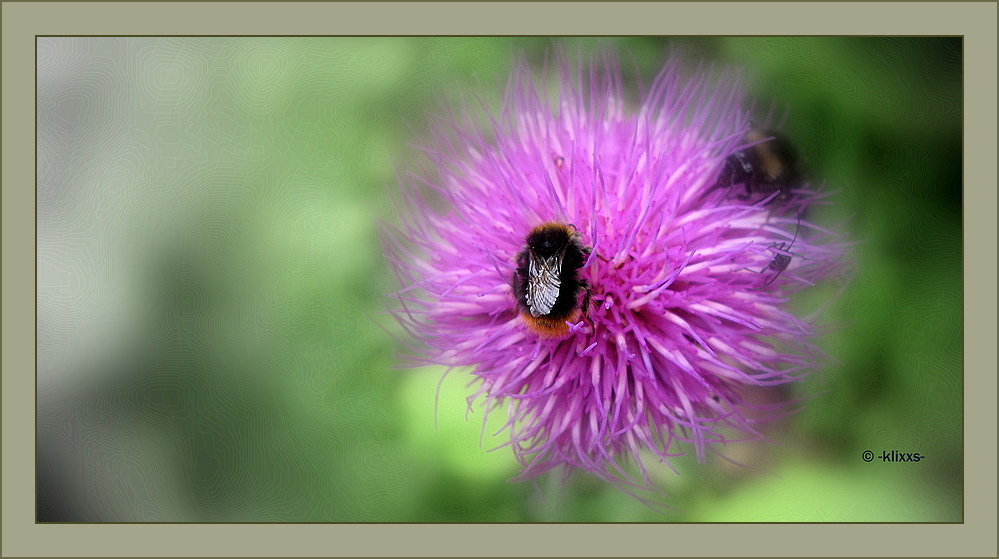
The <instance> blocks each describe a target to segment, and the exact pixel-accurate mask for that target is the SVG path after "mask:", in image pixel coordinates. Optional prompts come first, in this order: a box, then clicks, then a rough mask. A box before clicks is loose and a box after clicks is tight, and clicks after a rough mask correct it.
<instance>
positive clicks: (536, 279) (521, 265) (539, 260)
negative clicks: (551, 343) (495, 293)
mask: <svg viewBox="0 0 999 559" xmlns="http://www.w3.org/2000/svg"><path fill="white" fill-rule="evenodd" d="M524 245H525V246H524V249H523V250H522V251H521V252H520V253H519V254H517V270H516V271H515V272H514V274H513V282H512V285H513V294H514V297H516V299H517V306H518V308H519V310H520V314H521V316H523V318H524V321H525V323H526V324H527V326H528V328H530V329H531V330H532V331H533V332H534V333H536V334H538V335H539V336H540V337H543V338H554V337H561V336H565V335H566V334H567V333H568V331H569V325H568V324H566V322H567V321H569V322H575V321H577V320H579V317H580V315H581V314H582V313H583V312H585V311H586V307H587V305H588V303H589V295H590V286H589V283H588V282H587V281H586V280H585V279H583V278H582V277H580V273H579V270H580V268H582V267H583V264H585V263H586V260H587V258H588V257H589V255H590V252H591V249H590V248H589V247H585V246H583V245H582V243H581V242H580V240H579V234H578V233H577V232H576V230H575V228H574V227H573V226H571V225H565V224H562V223H558V222H548V223H543V224H541V225H538V226H537V227H535V228H533V229H531V231H530V232H529V233H528V234H527V238H526V239H525V240H524ZM580 299H582V301H581V300H580Z"/></svg>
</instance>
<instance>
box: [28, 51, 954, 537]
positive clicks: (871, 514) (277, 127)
mask: <svg viewBox="0 0 999 559" xmlns="http://www.w3.org/2000/svg"><path fill="white" fill-rule="evenodd" d="M558 43H564V45H565V46H567V47H569V48H571V49H575V48H577V47H579V48H582V49H584V51H587V52H588V51H591V50H592V49H594V48H596V47H598V46H600V45H605V46H607V45H610V46H613V47H615V48H616V49H617V50H618V51H619V52H620V54H621V58H622V66H623V68H624V70H625V72H626V74H629V73H631V72H633V70H634V69H637V71H638V72H639V75H640V76H641V79H642V81H643V83H645V84H648V83H649V81H650V80H651V78H652V76H654V74H655V72H656V71H657V70H658V69H659V68H660V67H661V65H662V63H663V61H664V60H665V58H666V56H668V54H669V53H670V52H671V51H672V50H678V49H679V50H682V51H683V52H684V53H685V59H686V60H687V61H688V62H689V63H690V64H691V66H696V63H697V62H699V61H700V60H702V59H705V60H706V61H708V62H711V61H713V62H714V63H715V64H716V67H717V66H719V65H726V64H731V65H737V66H740V67H742V68H743V69H744V71H745V76H746V77H747V78H748V79H749V83H750V87H751V91H752V94H753V96H754V97H756V98H757V99H758V100H759V103H758V108H761V107H762V110H763V113H762V114H765V110H766V109H767V108H768V107H769V106H770V103H771V101H774V102H775V103H776V106H777V109H778V113H779V112H781V111H783V110H785V109H786V110H787V111H788V115H789V116H788V118H787V121H786V124H785V126H784V131H785V132H786V133H787V134H788V135H789V136H790V137H791V138H793V139H794V140H795V142H796V143H797V144H798V146H799V147H800V149H801V151H802V153H803V155H804V157H805V158H806V160H807V162H808V165H809V167H810V168H811V170H812V175H813V180H817V181H825V183H826V188H827V189H831V190H835V189H839V193H838V194H837V195H836V196H835V197H834V198H833V199H834V200H835V205H833V206H829V207H828V208H824V210H823V212H821V213H820V214H819V217H817V218H816V219H815V220H817V221H819V222H820V223H824V224H829V225H831V224H834V223H837V222H840V221H842V220H844V219H847V218H849V219H850V221H849V227H848V229H849V230H850V231H851V234H852V235H853V236H854V237H855V238H856V239H858V240H861V241H862V242H861V243H860V244H858V245H857V247H856V250H855V254H854V260H855V262H856V270H857V274H856V278H855V280H854V282H853V284H852V285H851V287H850V288H849V289H848V290H846V291H845V292H844V293H843V294H842V296H840V297H839V298H838V299H836V301H835V303H834V304H833V305H832V306H830V307H829V309H827V311H826V312H825V314H824V315H823V317H824V320H825V321H826V322H829V323H838V324H844V325H845V326H843V327H842V328H840V329H838V330H833V331H832V332H830V333H829V334H827V335H825V336H823V337H822V338H820V340H819V343H820V346H821V347H822V348H823V349H824V350H825V351H826V352H828V353H829V354H830V355H831V356H833V357H834V358H836V359H837V360H839V361H840V362H841V364H836V365H832V366H830V367H828V368H827V369H825V370H824V371H823V374H822V376H821V378H820V377H819V376H817V375H816V376H814V377H813V378H810V379H809V380H808V381H807V382H806V383H803V384H802V385H801V386H796V387H794V388H793V390H794V391H793V393H790V394H783V396H784V397H797V396H807V395H814V396H815V397H813V398H811V399H808V400H807V401H805V402H804V403H803V406H802V407H803V411H802V412H800V413H798V414H796V415H793V416H791V417H790V418H789V419H787V420H786V421H783V422H779V423H778V424H776V425H775V426H774V427H773V430H772V431H771V432H770V435H771V436H772V438H774V439H775V440H776V441H777V442H779V443H781V444H780V445H772V444H759V445H757V444H752V445H749V444H747V445H744V446H743V447H739V445H733V446H732V447H731V448H730V449H726V454H727V455H729V456H731V457H732V458H733V459H736V460H739V461H741V462H743V463H745V464H747V465H749V466H752V467H737V466H732V465H731V464H729V463H727V462H725V461H724V460H721V459H720V458H718V457H714V456H713V457H710V458H709V460H708V463H707V464H703V465H700V464H696V463H694V461H693V460H692V458H688V457H684V458H681V459H679V460H677V462H676V463H675V467H676V469H677V470H678V472H679V473H680V475H677V474H676V473H674V472H673V471H671V470H670V469H668V468H667V467H666V466H665V465H653V470H654V471H653V476H654V478H655V479H656V480H657V481H659V482H660V483H661V485H662V486H663V487H664V489H665V490H666V491H667V493H668V497H667V499H666V502H667V503H668V504H670V505H671V506H673V507H675V508H676V509H677V510H676V511H671V512H667V513H666V514H656V513H654V512H652V511H650V510H649V509H647V508H644V507H643V506H642V505H640V504H638V503H637V502H635V501H634V500H633V499H631V498H630V497H628V496H626V495H624V494H622V493H621V492H620V491H618V490H617V489H614V488H613V487H609V486H606V485H604V484H602V483H600V482H598V481H595V480H594V479H592V477H590V476H587V475H580V474H576V475H573V476H572V477H570V478H569V480H568V481H567V482H566V483H565V484H564V485H562V483H561V480H560V479H559V478H558V477H556V476H549V477H543V478H541V479H539V480H538V484H537V485H538V486H537V488H535V487H534V486H532V484H530V483H520V484H512V483H509V482H507V481H506V480H507V479H508V478H510V477H512V476H514V475H515V474H516V473H517V464H516V462H515V461H514V460H513V457H512V453H511V452H510V450H509V449H499V450H495V451H491V452H489V451H488V449H490V448H493V447H495V446H498V445H500V444H502V443H503V442H504V439H503V438H502V436H499V437H493V436H491V434H492V433H493V432H495V430H496V429H498V428H499V426H500V425H501V424H502V419H503V418H502V417H501V415H502V413H501V411H502V410H497V412H496V413H495V416H494V417H490V422H489V423H490V427H492V428H491V429H487V430H486V431H487V432H486V434H485V436H481V439H482V442H481V446H480V435H481V430H482V429H481V426H482V415H483V410H482V409H481V407H479V406H476V407H475V408H473V410H471V412H469V413H468V420H466V402H465V398H466V397H467V396H468V395H469V394H471V389H469V388H467V386H466V385H467V382H468V381H469V380H470V379H471V376H470V375H468V374H467V372H464V371H461V370H454V371H451V373H450V374H449V375H448V377H446V378H445V379H444V381H443V382H442V383H441V385H440V393H439V399H438V400H437V402H438V404H437V405H436V410H435V392H436V391H437V389H438V381H439V379H440V378H441V374H442V373H443V370H438V369H434V368H422V369H413V370H405V369H398V368H395V367H396V366H397V365H398V363H399V361H398V359H396V358H395V357H394V354H396V353H397V352H398V351H399V350H400V345H399V342H398V341H397V340H396V338H400V339H403V340H404V339H405V338H406V335H405V332H403V331H402V330H401V329H400V328H399V327H398V325H396V324H395V323H394V322H393V321H392V320H391V319H390V318H388V317H386V316H385V315H384V314H380V311H382V310H383V309H384V304H386V300H385V298H384V296H383V295H384V294H385V293H387V292H390V291H393V290H394V289H396V287H397V282H396V278H395V277H394V276H393V275H392V274H391V272H390V270H389V268H388V266H387V264H386V262H385V260H384V259H383V257H382V249H381V244H380V240H379V232H378V226H377V223H376V220H378V219H384V220H387V221H389V222H393V221H394V220H395V219H396V218H395V214H394V209H393V205H392V202H391V199H392V192H393V191H394V189H395V188H396V184H397V179H396V172H400V173H404V172H407V171H418V169H419V166H420V165H421V163H423V162H424V161H423V159H422V158H421V157H420V155H419V153H418V151H417V150H416V149H414V148H413V146H412V145H411V143H412V142H413V141H414V140H415V139H416V137H417V136H418V134H419V133H420V131H423V130H425V129H426V127H427V124H428V122H429V119H430V118H431V117H429V116H428V114H440V112H441V111H440V110H439V107H440V103H441V102H442V100H443V101H444V102H446V103H454V102H456V101H458V100H461V99H464V100H466V101H469V102H472V103H475V102H477V101H476V96H478V97H479V98H481V99H482V101H483V102H485V103H486V104H488V105H490V106H492V107H494V108H495V107H497V106H498V102H499V94H500V92H501V87H502V85H503V84H505V80H506V75H507V72H508V70H509V68H510V66H511V58H512V56H514V55H517V54H518V53H523V55H524V56H525V57H526V58H527V59H528V60H529V61H531V62H532V63H533V64H536V65H537V66H538V67H539V68H540V67H541V65H542V64H543V63H544V61H545V59H546V53H547V56H549V57H550V54H551V53H550V51H551V47H552V46H553V45H554V44H558ZM961 68H962V43H961V40H960V38H897V37H894V38H831V37H822V38H787V39H784V38H759V37H752V38H748V37H747V38H742V37H732V38H672V39H665V38H658V37H632V38H621V39H605V40H598V39H593V38H588V39H582V40H576V39H571V40H566V39H557V40H552V39H548V38H377V37H375V38H243V39H240V38H171V39H152V38H133V39H111V38H102V39H87V38H72V39H54V38H40V39H39V88H38V114H39V139H38V142H39V144H38V145H39V158H38V161H39V163H38V169H39V172H38V265H39V269H38V317H39V318H38V361H39V365H38V367H39V370H38V462H39V471H38V473H39V475H38V519H39V520H41V521H47V520H49V521H67V520H68V521H115V520H118V521H143V520H151V521H334V522H355V521H360V522H371V521H378V522H382V521H389V522H410V521H415V522H466V521H472V522H478V521H485V522H496V521H498V522H523V521H662V520H668V521H959V520H961V518H962V501H961V499H962V497H961V494H962V491H963V457H962V456H963V447H962V437H963V430H962V410H963V407H962V397H961V394H962V387H963V379H962V355H963V351H962V349H963V348H962V333H963V330H962V328H963V326H962V314H961V313H962V310H961V308H962V303H963V293H962V287H961V286H962V267H961V263H962V257H963V254H962V249H961V247H962V228H961V224H962V222H961V219H962V218H961V215H962V214H961V212H962V203H963V197H962V186H963V183H962V144H961V142H962V127H961V121H962V118H963V112H962V90H961V84H962V70H961ZM627 83H629V84H632V85H634V84H635V83H636V82H635V81H632V80H629V81H628V82H627ZM835 291H836V286H821V287H819V288H816V290H815V291H814V293H813V294H811V295H808V294H805V295H804V296H803V297H801V298H800V299H798V300H795V301H794V302H793V303H794V304H795V305H798V306H800V308H801V309H802V312H803V313H805V312H809V311H810V310H813V309H815V308H816V307H818V306H819V305H820V304H821V303H822V302H823V301H825V300H827V299H828V298H829V297H830V296H831V295H833V294H834V293H835ZM806 293H807V292H806ZM393 336H395V337H393ZM761 397H763V398H767V397H770V396H768V395H765V394H764V395H761ZM864 450H871V451H873V452H874V453H875V454H877V455H880V454H881V452H882V451H889V452H890V451H892V450H897V451H900V452H907V453H908V452H919V453H920V454H922V455H925V456H926V458H924V459H923V460H921V461H920V462H918V463H881V461H880V460H875V461H874V462H871V463H865V462H863V461H862V460H861V452H863V451H864ZM771 474H776V475H771Z"/></svg>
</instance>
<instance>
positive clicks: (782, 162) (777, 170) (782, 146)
mask: <svg viewBox="0 0 999 559" xmlns="http://www.w3.org/2000/svg"><path fill="white" fill-rule="evenodd" d="M768 137H769V138H770V139H769V140H766V141H761V140H765V139H766V138H768ZM743 142H744V143H752V142H759V143H756V144H753V145H751V146H749V147H747V148H745V149H742V150H739V151H737V152H735V153H733V154H732V155H730V156H728V157H726V158H725V164H724V165H723V167H722V171H721V173H720V174H719V176H718V182H717V183H715V185H714V186H712V187H711V189H709V190H708V192H710V191H711V190H714V189H715V188H719V187H721V188H727V187H730V186H733V185H738V184H741V185H743V186H744V187H745V188H746V194H745V195H744V196H739V197H740V198H742V199H748V198H750V197H752V196H753V195H754V194H758V195H762V196H763V197H767V196H770V195H771V194H773V193H774V192H779V194H778V195H777V196H776V197H775V199H778V200H788V199H789V198H790V197H791V191H792V190H793V189H795V188H799V187H801V185H802V184H803V183H804V172H803V171H802V168H801V164H800V162H799V159H798V154H797V152H796V151H795V149H794V146H793V145H792V144H791V142H790V141H788V139H787V138H786V137H784V136H783V135H781V134H778V133H777V132H773V131H763V130H760V129H758V128H751V129H750V130H749V132H747V133H746V135H745V136H744V137H743Z"/></svg>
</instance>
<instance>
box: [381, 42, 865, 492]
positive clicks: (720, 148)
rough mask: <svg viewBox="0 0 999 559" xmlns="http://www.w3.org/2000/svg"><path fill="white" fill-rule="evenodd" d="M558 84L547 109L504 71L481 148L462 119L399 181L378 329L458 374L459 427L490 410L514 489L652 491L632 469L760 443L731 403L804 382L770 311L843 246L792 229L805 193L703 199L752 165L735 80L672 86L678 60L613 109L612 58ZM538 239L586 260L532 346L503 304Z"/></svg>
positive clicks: (808, 349) (798, 329) (522, 311)
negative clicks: (390, 276)
mask: <svg viewBox="0 0 999 559" xmlns="http://www.w3.org/2000/svg"><path fill="white" fill-rule="evenodd" d="M558 73H559V78H560V79H559V93H558V97H557V99H556V100H555V103H552V102H551V101H552V100H551V99H550V98H549V97H548V95H547V94H546V93H541V94H539V93H538V89H537V88H536V85H535V83H534V79H533V77H532V74H531V72H530V69H529V68H528V67H527V65H526V63H524V62H521V63H520V64H519V66H518V67H517V68H516V69H515V70H514V72H513V75H512V77H511V80H510V82H509V85H508V88H507V91H506V95H505V98H504V102H503V107H502V111H501V113H500V115H499V116H498V117H493V116H489V118H488V122H489V128H490V129H489V130H488V131H482V130H481V129H480V128H479V127H477V126H476V124H475V123H474V120H473V118H472V117H471V116H470V115H469V113H468V112H465V113H463V114H462V115H460V116H455V115H450V114H449V115H448V116H447V117H446V118H443V119H441V120H440V121H439V122H437V123H436V124H435V125H434V126H433V127H432V130H433V132H432V137H431V138H430V139H429V141H428V142H427V147H425V148H424V150H425V153H426V154H427V156H428V157H429V159H430V161H431V163H432V164H433V165H435V166H436V172H435V173H425V174H423V175H422V176H417V175H410V176H408V178H407V180H406V181H404V184H403V197H404V198H403V200H404V208H402V210H403V211H402V212H401V213H402V214H403V222H404V223H403V227H402V228H401V229H398V230H392V231H390V232H389V234H388V235H387V240H386V244H387V247H388V248H387V251H386V252H387V257H388V258H389V260H390V262H391V263H392V266H393V268H394V270H395V272H396V274H397V276H398V277H399V280H400V281H401V282H402V284H403V286H404V287H403V288H402V289H401V290H400V291H399V292H397V293H396V294H395V295H394V296H395V298H396V299H397V300H398V302H399V305H398V306H397V308H395V309H393V311H392V312H393V314H394V315H395V316H396V318H397V319H398V320H399V322H400V323H401V324H402V325H403V327H404V328H405V329H406V330H408V331H409V332H410V333H411V334H412V335H413V336H414V337H415V338H416V339H417V340H420V341H422V342H423V346H421V347H420V348H418V349H417V353H416V355H413V356H411V358H412V362H413V364H438V365H443V366H446V367H448V368H449V370H450V368H454V367H470V368H471V374H472V375H474V376H475V377H477V379H478V380H479V381H480V384H479V388H478V391H477V392H476V393H475V394H473V395H472V396H470V397H469V407H470V409H471V406H472V404H473V402H474V401H475V400H476V399H478V398H480V397H481V398H483V399H484V400H485V408H486V414H488V412H489V411H490V410H491V409H494V408H497V407H503V408H505V409H506V411H507V413H508V422H507V423H506V425H505V427H504V430H507V431H509V435H510V441H509V443H507V444H509V445H510V446H512V448H513V451H514V453H515V454H516V456H517V458H518V460H519V461H520V463H521V465H522V470H521V473H520V476H518V478H515V479H517V480H522V479H531V478H533V477H534V476H537V475H539V474H541V473H544V472H546V471H548V470H550V469H552V468H554V467H556V466H560V465H562V466H566V467H567V468H566V471H567V472H569V471H572V469H573V468H578V469H582V470H586V471H589V472H592V473H593V474H595V475H597V476H598V477H600V478H601V479H604V480H606V481H609V482H612V483H614V484H616V485H618V486H619V487H622V488H624V489H625V490H626V491H627V490H628V489H627V486H631V487H635V488H643V489H648V488H652V487H654V484H653V483H651V482H650V479H649V477H648V471H647V469H646V467H645V465H644V464H643V463H642V459H641V456H640V453H642V452H644V451H651V453H653V454H654V455H655V456H657V457H658V458H659V459H660V461H663V462H666V463H667V464H668V463H669V459H670V458H671V457H674V456H677V454H678V453H677V452H676V451H673V450H671V447H673V446H675V443H677V442H679V443H681V444H680V445H676V446H680V447H682V446H684V444H686V445H687V446H688V447H689V446H692V447H693V449H694V451H695V453H696V456H697V458H698V461H703V460H704V458H705V453H706V451H708V450H711V449H713V447H714V446H716V445H718V444H721V443H726V442H731V439H727V438H726V435H725V434H724V431H726V430H730V428H735V429H737V430H739V431H740V432H742V433H745V438H750V439H754V438H760V437H761V436H762V435H760V434H759V433H758V432H757V431H756V430H755V429H754V427H753V425H752V424H753V423H754V421H755V420H751V419H749V418H747V415H748V414H746V413H744V412H745V411H746V410H747V406H749V404H748V403H747V402H745V401H743V400H742V399H741V398H740V388H744V387H747V386H771V385H779V384H783V383H788V382H792V381H795V380H798V379H800V378H801V377H802V376H804V375H806V374H808V373H809V372H811V371H813V370H815V369H816V368H817V367H818V363H817V362H816V359H817V357H816V356H820V355H821V353H820V352H819V351H818V350H817V349H816V348H815V347H814V346H813V345H812V344H810V343H809V342H808V339H809V338H810V337H811V336H813V335H814V334H815V327H814V325H813V324H811V323H810V322H809V321H808V320H807V319H799V318H797V317H795V316H794V315H793V314H791V313H790V312H789V311H788V309H787V308H785V306H784V303H786V301H787V299H788V295H789V294H791V293H793V292H795V291H797V290H799V289H801V288H803V287H806V286H810V285H814V283H815V282H817V281H819V280H821V279H823V278H825V277H827V276H830V275H832V274H833V273H834V272H836V271H837V270H838V269H839V268H840V267H839V266H838V264H837V260H838V259H839V257H840V256H841V255H842V253H843V252H844V247H845V244H844V243H842V242H841V241H840V240H839V237H838V235H836V234H835V233H833V232H832V231H829V230H827V229H823V228H821V227H819V226H817V225H815V224H812V223H809V222H808V221H807V220H806V215H807V209H808V207H809V206H811V205H813V204H816V203H823V202H820V200H821V199H822V198H824V196H823V195H821V194H819V193H818V192H816V191H814V190H811V189H810V188H809V187H808V185H807V183H805V184H802V185H801V186H800V187H798V185H795V186H796V187H795V188H793V189H790V188H784V189H782V190H777V191H775V192H773V193H771V194H765V193H764V194H760V193H756V192H752V191H751V189H750V188H749V187H747V188H746V190H748V191H749V192H744V191H743V189H742V188H741V187H736V186H734V185H727V186H720V185H722V184H723V182H722V180H721V174H722V172H723V170H726V169H729V168H730V167H731V166H732V162H733V161H734V159H733V157H734V156H735V155H736V154H737V153H742V152H741V151H740V150H744V149H748V148H747V144H746V142H745V140H744V138H745V137H746V134H747V132H748V131H750V130H751V123H750V115H749V112H748V111H747V110H745V109H744V108H743V106H744V99H743V93H742V92H741V90H740V88H739V81H738V79H735V78H732V77H729V76H727V75H722V76H720V77H719V78H717V79H715V78H713V77H712V76H711V75H709V74H708V73H701V72H698V73H697V74H695V75H694V76H693V77H691V78H689V79H687V80H684V79H682V78H681V77H680V72H679V70H678V61H677V60H676V59H673V60H671V61H670V62H669V63H668V64H667V65H666V67H665V68H664V69H663V70H662V71H661V72H660V73H659V74H658V76H657V77H656V78H655V80H654V81H653V82H652V84H651V85H650V87H649V88H648V90H647V91H644V92H642V93H641V95H640V102H639V104H638V105H637V106H636V107H635V108H634V110H629V109H628V103H627V102H626V97H625V92H624V88H623V86H622V76H621V71H620V70H619V67H618V65H617V62H616V60H615V59H614V57H613V56H611V55H609V54H608V55H605V56H604V57H603V60H602V61H601V62H600V63H593V62H592V61H591V63H590V67H589V68H588V69H584V65H583V64H582V63H579V64H578V67H577V69H576V71H575V72H574V71H573V70H572V67H571V65H570V64H569V62H568V61H567V60H566V58H565V57H564V56H560V58H559V62H558ZM438 196H439V199H437V200H436V202H437V203H436V205H435V200H434V199H435V198H437V197H438ZM552 223H554V224H558V227H567V228H569V230H570V231H573V232H574V235H576V236H577V237H578V243H579V244H580V245H581V246H583V247H584V252H583V258H584V259H585V262H583V264H582V266H580V267H579V269H578V271H577V273H578V279H579V280H580V286H581V289H580V292H579V293H578V294H576V293H573V294H572V295H578V299H575V300H573V301H572V303H573V304H578V305H579V307H578V311H579V312H577V313H575V314H572V315H571V316H569V317H568V318H567V319H565V320H559V321H556V322H559V323H560V324H559V326H561V324H564V328H561V329H560V328H555V331H552V330H551V329H550V328H549V329H548V330H547V331H548V334H545V329H544V328H542V329H540V330H541V331H540V333H539V329H538V328H532V327H531V326H532V316H531V312H528V311H529V309H528V308H527V307H525V305H524V304H522V301H520V302H519V301H518V297H520V298H521V299H523V297H525V296H524V295H523V293H524V291H523V290H521V291H519V292H518V294H515V288H516V287H517V282H518V281H524V278H522V277H521V278H520V279H519V280H518V276H517V269H518V261H519V263H520V265H521V270H525V269H526V266H527V264H525V262H527V260H526V259H527V256H525V254H528V252H529V249H530V248H531V247H529V246H528V247H526V248H525V239H526V238H527V236H528V235H529V233H531V232H532V230H535V228H538V227H539V226H544V227H552V225H551V224H552ZM544 224H549V225H544ZM538 258H539V260H538V262H541V257H538ZM539 266H540V264H539ZM524 273H525V274H526V273H527V272H524ZM552 281H553V283H552V284H551V285H555V287H554V288H552V289H556V290H557V289H559V287H558V285H556V284H558V283H559V282H557V281H554V280H552ZM548 303H549V304H547V305H545V309H547V308H549V307H551V304H550V303H551V301H549V302H548ZM532 308H533V307H532ZM774 411H777V410H774ZM504 446H505V445H504ZM681 450H682V449H681ZM628 458H632V459H634V460H635V461H636V462H637V464H638V466H639V471H640V473H641V479H635V478H634V476H630V475H629V474H628V473H627V471H626V470H625V469H624V468H623V463H624V462H627V459H628ZM629 492H630V491H629Z"/></svg>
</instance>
